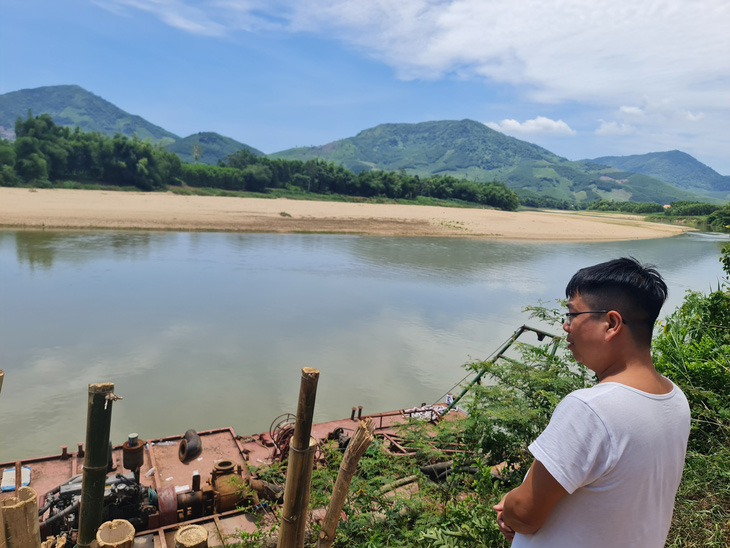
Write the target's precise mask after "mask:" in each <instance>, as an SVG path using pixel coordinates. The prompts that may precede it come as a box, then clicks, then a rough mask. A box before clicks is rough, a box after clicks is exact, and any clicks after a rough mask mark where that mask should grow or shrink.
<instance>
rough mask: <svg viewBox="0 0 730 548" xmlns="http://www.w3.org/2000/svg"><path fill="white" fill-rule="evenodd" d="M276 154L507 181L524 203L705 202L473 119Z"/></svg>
mask: <svg viewBox="0 0 730 548" xmlns="http://www.w3.org/2000/svg"><path fill="white" fill-rule="evenodd" d="M270 156H271V157H273V158H284V159H288V160H295V159H297V160H308V159H312V158H323V159H325V160H328V161H332V162H336V163H338V164H341V165H343V166H344V167H346V168H348V169H351V170H352V171H355V172H359V171H363V170H370V169H378V170H390V171H392V170H400V169H403V170H405V171H406V172H407V173H410V174H412V175H419V176H431V175H453V176H456V177H465V178H468V179H471V180H475V181H493V180H496V181H502V182H504V183H505V184H507V186H509V187H510V188H512V189H513V190H515V191H516V192H517V193H518V194H519V195H520V197H521V199H522V200H523V202H525V203H529V201H530V200H529V199H530V198H533V199H536V198H538V197H540V196H544V197H549V198H553V199H555V200H561V201H562V200H564V201H568V202H571V203H572V202H583V201H593V200H597V199H607V200H617V201H629V200H630V201H639V202H644V201H652V202H659V203H669V202H672V201H677V200H698V199H701V198H700V197H699V196H697V195H696V194H693V193H690V192H687V191H685V190H682V189H678V188H676V187H674V186H672V185H670V184H667V183H665V182H663V181H660V180H657V179H654V178H652V177H650V176H647V175H644V174H638V173H629V172H627V171H624V170H619V169H616V168H612V167H610V166H608V165H599V164H596V163H592V162H586V161H583V162H571V161H569V160H566V159H565V158H561V157H560V156H557V155H555V154H553V153H552V152H550V151H549V150H546V149H544V148H542V147H539V146H537V145H534V144H531V143H527V142H525V141H521V140H519V139H515V138H513V137H508V136H507V135H504V134H503V133H500V132H498V131H494V130H493V129H490V128H488V127H487V126H485V125H484V124H482V123H479V122H475V121H473V120H461V121H438V122H423V123H419V124H382V125H379V126H376V127H374V128H370V129H366V130H364V131H362V132H360V133H358V134H357V135H356V136H355V137H350V138H347V139H342V140H340V141H335V142H333V143H330V144H327V145H324V146H317V147H306V148H294V149H290V150H285V151H282V152H277V153H275V154H271V155H270Z"/></svg>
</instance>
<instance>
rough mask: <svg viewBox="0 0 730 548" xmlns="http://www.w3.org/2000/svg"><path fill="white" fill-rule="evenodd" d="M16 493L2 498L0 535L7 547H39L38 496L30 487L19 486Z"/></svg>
mask: <svg viewBox="0 0 730 548" xmlns="http://www.w3.org/2000/svg"><path fill="white" fill-rule="evenodd" d="M16 493H17V497H10V498H7V499H5V500H3V501H2V505H1V506H0V509H1V513H2V514H3V517H2V521H4V522H5V526H4V527H3V530H2V532H0V537H2V538H4V542H5V546H6V547H7V548H40V546H41V531H40V526H39V524H38V497H37V496H36V493H35V491H34V490H33V489H32V488H30V487H21V488H20V489H18V491H16ZM0 544H1V543H0Z"/></svg>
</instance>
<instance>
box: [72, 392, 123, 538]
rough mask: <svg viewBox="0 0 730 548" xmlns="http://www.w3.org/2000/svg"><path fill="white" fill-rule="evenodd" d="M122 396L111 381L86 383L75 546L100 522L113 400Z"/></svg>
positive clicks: (91, 533)
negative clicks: (81, 466)
mask: <svg viewBox="0 0 730 548" xmlns="http://www.w3.org/2000/svg"><path fill="white" fill-rule="evenodd" d="M118 399H121V398H119V397H118V396H115V395H114V383H111V382H105V383H98V384H90V385H89V405H88V415H87V418H86V457H85V459H84V472H83V477H84V479H83V487H82V491H81V510H80V511H79V536H78V540H77V541H76V546H77V547H79V548H87V547H89V546H91V543H92V542H93V541H94V540H95V538H96V531H97V529H99V527H100V526H101V523H102V511H103V509H104V486H105V484H106V474H107V467H108V459H109V431H110V430H111V421H112V403H113V402H114V401H115V400H118Z"/></svg>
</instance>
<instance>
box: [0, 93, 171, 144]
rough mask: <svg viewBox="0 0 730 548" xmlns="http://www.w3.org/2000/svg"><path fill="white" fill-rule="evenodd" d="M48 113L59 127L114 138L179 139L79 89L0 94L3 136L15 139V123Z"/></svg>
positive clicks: (0, 118) (161, 140)
mask: <svg viewBox="0 0 730 548" xmlns="http://www.w3.org/2000/svg"><path fill="white" fill-rule="evenodd" d="M29 110H30V111H32V112H33V114H34V115H36V116H37V115H38V114H43V113H47V114H49V115H50V116H51V118H53V121H54V122H55V123H56V124H58V125H61V126H78V127H80V128H81V129H82V130H83V131H98V132H99V133H103V134H105V135H110V136H113V135H115V134H116V133H121V134H122V135H127V136H129V137H132V136H133V135H135V134H136V135H137V137H139V138H140V139H142V140H145V139H152V140H153V141H157V142H161V143H163V144H167V143H171V142H173V141H175V140H177V139H179V137H178V136H177V135H175V134H174V133H170V132H169V131H166V130H164V129H162V128H161V127H159V126H156V125H154V124H151V123H150V122H148V121H147V120H145V119H144V118H142V117H140V116H135V115H134V114H129V113H128V112H125V111H123V110H122V109H120V108H118V107H116V106H114V105H113V104H111V103H110V102H109V101H106V100H104V99H102V98H101V97H99V96H97V95H94V94H93V93H90V92H88V91H86V90H85V89H83V88H81V87H79V86H47V87H41V88H34V89H22V90H20V91H12V92H10V93H5V94H2V95H0V129H1V131H2V133H3V136H5V137H14V135H15V130H14V128H15V120H17V118H18V116H21V117H23V118H25V117H26V116H27V114H28V111H29Z"/></svg>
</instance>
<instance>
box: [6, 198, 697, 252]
mask: <svg viewBox="0 0 730 548" xmlns="http://www.w3.org/2000/svg"><path fill="white" fill-rule="evenodd" d="M0 228H4V229H116V230H130V229H132V230H172V231H221V232H222V231H230V232H268V233H295V232H304V233H335V234H370V235H378V236H441V237H444V236H461V237H464V236H466V237H475V238H494V239H505V240H546V241H607V240H634V239H650V238H661V237H667V236H674V235H676V234H679V233H681V232H684V231H686V230H688V229H687V228H686V227H681V226H676V225H665V224H659V223H649V222H645V221H643V220H641V217H639V216H633V215H614V214H603V213H596V212H566V211H519V212H508V211H497V210H491V209H465V208H455V207H454V208H452V207H437V206H420V205H400V204H366V203H349V202H319V201H306V200H292V199H284V198H277V199H264V198H234V197H217V196H179V195H175V194H172V193H145V192H113V191H103V190H66V189H28V188H0Z"/></svg>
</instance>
